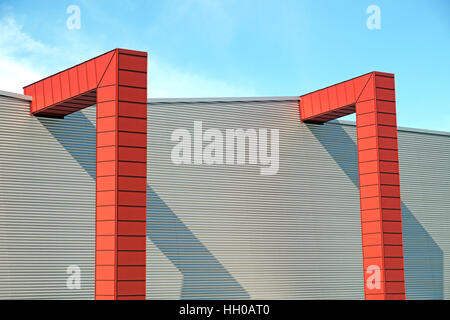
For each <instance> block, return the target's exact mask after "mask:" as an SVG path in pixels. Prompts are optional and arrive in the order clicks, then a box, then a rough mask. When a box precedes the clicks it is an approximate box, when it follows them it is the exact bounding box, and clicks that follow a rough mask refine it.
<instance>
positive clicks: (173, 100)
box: [147, 96, 300, 103]
mask: <svg viewBox="0 0 450 320" xmlns="http://www.w3.org/2000/svg"><path fill="white" fill-rule="evenodd" d="M298 100H300V97H299V96H283V97H210V98H150V99H147V103H190V102H245V101H298Z"/></svg>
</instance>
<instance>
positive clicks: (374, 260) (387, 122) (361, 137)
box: [356, 73, 405, 299]
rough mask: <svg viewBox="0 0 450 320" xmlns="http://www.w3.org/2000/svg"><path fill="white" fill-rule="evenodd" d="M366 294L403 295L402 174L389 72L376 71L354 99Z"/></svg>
mask: <svg viewBox="0 0 450 320" xmlns="http://www.w3.org/2000/svg"><path fill="white" fill-rule="evenodd" d="M356 116H357V120H356V123H357V136H358V163H359V177H360V181H359V183H360V201H361V223H362V245H363V258H364V289H365V296H366V299H404V298H405V281H404V266H403V242H402V222H401V200H400V179H399V165H398V148H397V121H396V111H395V84H394V76H393V75H391V74H383V73H375V75H374V76H373V77H372V78H371V80H370V81H369V82H368V83H367V85H366V88H365V90H364V91H363V93H362V95H361V97H360V99H359V101H358V103H357V104H356Z"/></svg>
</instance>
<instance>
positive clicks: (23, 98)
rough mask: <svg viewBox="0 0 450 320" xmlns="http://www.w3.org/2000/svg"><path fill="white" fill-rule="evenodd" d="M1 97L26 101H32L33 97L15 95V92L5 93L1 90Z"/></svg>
mask: <svg viewBox="0 0 450 320" xmlns="http://www.w3.org/2000/svg"><path fill="white" fill-rule="evenodd" d="M0 96H4V97H9V98H16V99H20V100H26V101H31V100H32V98H31V96H27V95H24V94H20V93H15V92H9V91H3V90H0Z"/></svg>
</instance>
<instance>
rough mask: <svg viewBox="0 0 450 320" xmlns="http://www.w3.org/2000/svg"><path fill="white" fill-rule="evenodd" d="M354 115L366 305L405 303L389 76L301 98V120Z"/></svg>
mask: <svg viewBox="0 0 450 320" xmlns="http://www.w3.org/2000/svg"><path fill="white" fill-rule="evenodd" d="M354 112H356V125H357V135H358V143H357V148H358V164H359V184H360V203H361V230H362V246H363V264H364V291H365V296H366V299H404V298H405V279H404V268H403V241H402V222H401V200H400V179H399V166H398V149H397V121H396V112H395V83H394V75H393V74H390V73H382V72H371V73H368V74H366V75H363V76H360V77H357V78H354V79H351V80H347V81H344V82H341V83H339V84H336V85H333V86H330V87H327V88H324V89H321V90H318V91H314V92H312V93H308V94H306V95H303V96H302V97H301V99H300V118H301V120H302V121H304V122H311V123H324V122H327V121H330V120H333V119H336V118H340V117H342V116H345V115H349V114H352V113H354Z"/></svg>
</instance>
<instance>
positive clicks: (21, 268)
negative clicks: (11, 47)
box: [0, 96, 95, 299]
mask: <svg viewBox="0 0 450 320" xmlns="http://www.w3.org/2000/svg"><path fill="white" fill-rule="evenodd" d="M86 114H87V115H88V117H89V118H90V119H91V121H95V118H94V117H93V116H94V115H95V108H94V109H93V110H87V112H86ZM91 121H89V120H87V118H86V116H85V114H84V113H77V114H73V115H71V116H70V117H67V118H66V119H37V118H35V117H32V116H30V113H29V102H28V101H24V100H19V99H16V98H11V97H4V96H3V97H0V298H1V299H16V298H20V299H88V298H93V293H94V291H93V290H94V283H93V274H94V255H95V252H94V245H95V242H94V232H95V225H94V222H95V180H94V179H92V177H91V176H90V175H89V174H88V172H87V171H86V168H88V170H90V171H91V173H92V172H94V175H95V130H94V134H92V129H91V128H92V123H91ZM65 146H69V149H70V150H67V149H66V148H65ZM68 151H70V152H68ZM72 154H76V155H77V157H78V158H79V159H81V161H82V162H83V165H84V166H82V165H80V162H79V161H77V160H75V158H74V157H73V155H72ZM70 265H77V266H78V267H79V268H80V270H81V288H80V289H79V290H77V289H68V288H67V286H66V280H67V278H68V276H69V274H67V273H66V271H67V268H68V267H69V266H70Z"/></svg>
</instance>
